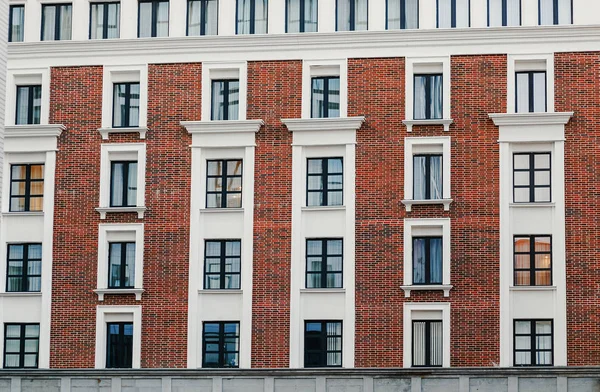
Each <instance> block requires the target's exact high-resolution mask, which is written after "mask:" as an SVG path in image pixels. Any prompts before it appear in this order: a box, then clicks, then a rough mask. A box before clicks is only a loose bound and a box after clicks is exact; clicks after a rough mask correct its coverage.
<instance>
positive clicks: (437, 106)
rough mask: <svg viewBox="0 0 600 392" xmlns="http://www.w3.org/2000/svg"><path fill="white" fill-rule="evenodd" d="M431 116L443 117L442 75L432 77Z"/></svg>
mask: <svg viewBox="0 0 600 392" xmlns="http://www.w3.org/2000/svg"><path fill="white" fill-rule="evenodd" d="M430 110H431V118H442V117H443V114H442V75H433V76H432V77H431V109H430Z"/></svg>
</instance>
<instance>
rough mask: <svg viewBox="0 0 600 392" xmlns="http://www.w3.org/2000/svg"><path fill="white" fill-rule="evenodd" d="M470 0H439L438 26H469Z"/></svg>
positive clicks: (445, 27) (444, 27)
mask: <svg viewBox="0 0 600 392" xmlns="http://www.w3.org/2000/svg"><path fill="white" fill-rule="evenodd" d="M470 7H471V3H470V0H437V27H438V28H442V29H447V28H453V27H469V25H470V18H471V12H470Z"/></svg>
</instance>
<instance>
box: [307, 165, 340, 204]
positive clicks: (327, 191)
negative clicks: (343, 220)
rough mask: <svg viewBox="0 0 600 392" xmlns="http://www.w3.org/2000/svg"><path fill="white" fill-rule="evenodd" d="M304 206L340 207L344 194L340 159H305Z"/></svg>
mask: <svg viewBox="0 0 600 392" xmlns="http://www.w3.org/2000/svg"><path fill="white" fill-rule="evenodd" d="M307 165H308V167H307V174H306V176H307V178H306V205H307V206H341V205H342V203H343V193H344V164H343V160H342V158H309V159H307Z"/></svg>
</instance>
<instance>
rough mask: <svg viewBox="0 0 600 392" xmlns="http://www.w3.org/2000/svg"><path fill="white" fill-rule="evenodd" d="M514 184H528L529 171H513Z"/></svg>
mask: <svg viewBox="0 0 600 392" xmlns="http://www.w3.org/2000/svg"><path fill="white" fill-rule="evenodd" d="M515 185H529V172H526V171H518V172H515Z"/></svg>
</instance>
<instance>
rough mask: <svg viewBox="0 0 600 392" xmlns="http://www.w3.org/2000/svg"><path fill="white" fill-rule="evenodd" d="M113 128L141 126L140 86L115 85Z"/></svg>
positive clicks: (128, 84) (132, 84) (133, 84)
mask: <svg viewBox="0 0 600 392" xmlns="http://www.w3.org/2000/svg"><path fill="white" fill-rule="evenodd" d="M113 106H114V107H113V127H114V128H126V127H137V126H139V124H140V84H139V82H136V83H115V84H114V94H113Z"/></svg>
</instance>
